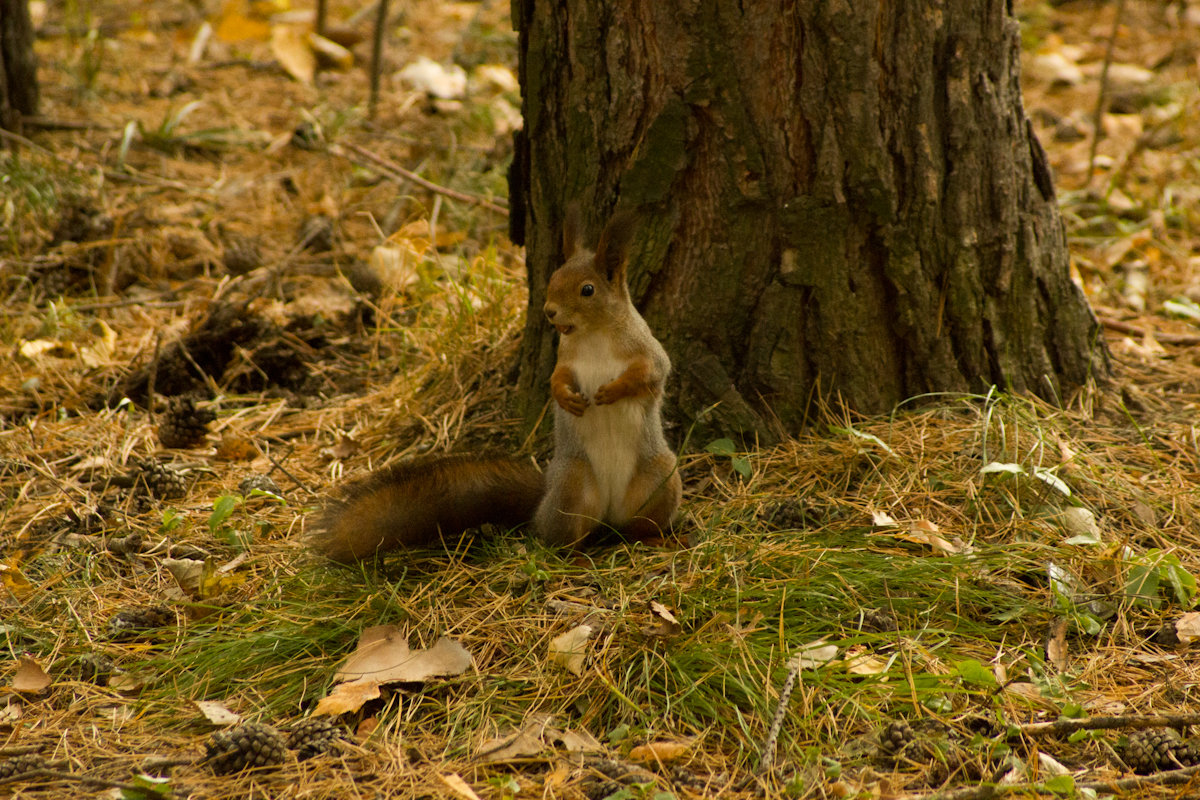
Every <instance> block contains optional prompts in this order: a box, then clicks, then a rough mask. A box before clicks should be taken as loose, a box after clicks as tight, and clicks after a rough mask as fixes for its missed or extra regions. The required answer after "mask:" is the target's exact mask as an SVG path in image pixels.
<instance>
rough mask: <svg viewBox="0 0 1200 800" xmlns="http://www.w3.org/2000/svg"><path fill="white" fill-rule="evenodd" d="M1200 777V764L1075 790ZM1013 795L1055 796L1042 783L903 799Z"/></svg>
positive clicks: (1083, 784) (986, 799) (1081, 784)
mask: <svg viewBox="0 0 1200 800" xmlns="http://www.w3.org/2000/svg"><path fill="white" fill-rule="evenodd" d="M1197 775H1200V765H1197V766H1194V767H1184V768H1183V769H1172V770H1167V771H1165V772H1156V773H1154V774H1153V775H1139V776H1137V777H1134V778H1118V779H1116V780H1107V781H1077V782H1076V783H1075V788H1076V789H1093V790H1095V791H1101V792H1124V791H1128V790H1130V789H1139V788H1142V787H1145V786H1170V785H1173V784H1179V783H1190V782H1191V781H1192V779H1193V778H1195V777H1196V776H1197ZM1014 794H1021V795H1024V794H1056V792H1053V791H1051V790H1050V789H1048V788H1047V787H1046V785H1045V784H1040V783H1013V784H1006V785H1000V784H993V783H985V784H983V785H982V786H968V787H964V788H962V789H951V790H950V791H946V792H932V793H930V794H910V795H905V796H904V797H903V798H901V800H990V798H993V797H1005V796H1007V795H1014Z"/></svg>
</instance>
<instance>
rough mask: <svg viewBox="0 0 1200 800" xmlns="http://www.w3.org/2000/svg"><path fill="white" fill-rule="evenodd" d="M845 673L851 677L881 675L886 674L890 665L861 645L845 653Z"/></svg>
mask: <svg viewBox="0 0 1200 800" xmlns="http://www.w3.org/2000/svg"><path fill="white" fill-rule="evenodd" d="M843 660H844V661H845V663H846V672H849V673H850V674H851V675H882V674H883V673H885V672H887V670H888V665H889V664H890V663H891V662H890V661H888V659H886V658H880V657H879V656H877V655H875V654H874V653H872V652H870V651H868V650H867V648H865V647H863V646H862V645H856V646H855V647H851V648H850V649H848V650H847V651H846V655H845V658H844V659H843Z"/></svg>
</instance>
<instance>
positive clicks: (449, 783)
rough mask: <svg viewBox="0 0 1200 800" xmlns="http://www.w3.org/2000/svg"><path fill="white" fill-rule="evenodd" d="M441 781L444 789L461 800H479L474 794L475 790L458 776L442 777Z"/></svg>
mask: <svg viewBox="0 0 1200 800" xmlns="http://www.w3.org/2000/svg"><path fill="white" fill-rule="evenodd" d="M441 779H442V783H444V784H446V788H448V789H449V790H450V791H452V792H454V793H455V794H456V795H458V796H459V797H461V798H463V800H480V798H479V795H477V794H475V790H474V789H472V788H471V786H470V785H469V784H468V783H467V782H466V781H464V780H463V779H462V778H461V777H459V776H458V775H454V774H450V775H442V776H441Z"/></svg>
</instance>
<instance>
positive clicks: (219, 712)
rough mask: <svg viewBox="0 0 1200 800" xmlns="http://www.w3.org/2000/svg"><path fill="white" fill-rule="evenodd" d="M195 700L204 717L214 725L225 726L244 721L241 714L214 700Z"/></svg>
mask: <svg viewBox="0 0 1200 800" xmlns="http://www.w3.org/2000/svg"><path fill="white" fill-rule="evenodd" d="M194 702H195V705H196V708H197V709H199V711H200V713H201V714H203V715H204V718H205V719H206V720H208V721H209V722H211V723H212V724H213V725H218V726H220V727H222V728H225V727H228V726H230V725H237V724H238V723H239V722H241V721H242V717H241V715H240V714H235V713H234V712H232V711H230V710H229V709H228V708H226V707H225V706H223V705H221V704H220V703H217V702H214V701H212V700H196V701H194Z"/></svg>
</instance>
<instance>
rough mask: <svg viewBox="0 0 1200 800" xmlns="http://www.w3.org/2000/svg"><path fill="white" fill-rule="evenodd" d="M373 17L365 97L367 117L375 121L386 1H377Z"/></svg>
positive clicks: (386, 7)
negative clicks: (367, 84) (369, 79)
mask: <svg viewBox="0 0 1200 800" xmlns="http://www.w3.org/2000/svg"><path fill="white" fill-rule="evenodd" d="M377 12H378V13H376V15H375V35H374V36H373V37H372V38H371V86H370V93H369V94H368V95H367V117H368V119H375V103H376V101H377V100H378V99H379V76H380V73H382V72H383V32H384V29H385V28H387V15H388V0H379V8H378V9H377Z"/></svg>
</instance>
